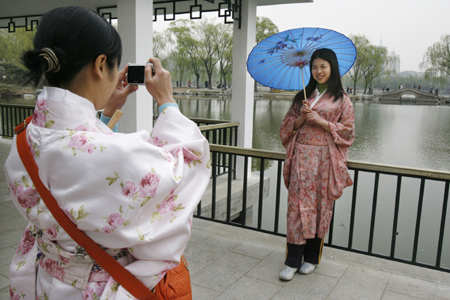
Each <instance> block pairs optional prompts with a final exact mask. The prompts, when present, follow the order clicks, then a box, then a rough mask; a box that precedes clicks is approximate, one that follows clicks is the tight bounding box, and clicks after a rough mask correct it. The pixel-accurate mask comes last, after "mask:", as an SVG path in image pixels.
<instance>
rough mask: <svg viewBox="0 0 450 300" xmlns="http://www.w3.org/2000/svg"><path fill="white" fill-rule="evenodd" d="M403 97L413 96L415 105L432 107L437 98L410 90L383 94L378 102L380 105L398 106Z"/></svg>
mask: <svg viewBox="0 0 450 300" xmlns="http://www.w3.org/2000/svg"><path fill="white" fill-rule="evenodd" d="M403 95H414V97H415V102H416V104H431V105H434V104H435V103H436V101H437V100H438V97H437V96H436V95H435V94H431V93H426V92H422V91H419V90H417V89H412V88H405V89H399V90H395V91H389V92H383V93H382V94H381V95H380V100H381V102H382V103H392V104H400V103H401V101H402V96H403Z"/></svg>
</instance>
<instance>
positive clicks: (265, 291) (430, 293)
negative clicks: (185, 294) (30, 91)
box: [0, 140, 450, 300]
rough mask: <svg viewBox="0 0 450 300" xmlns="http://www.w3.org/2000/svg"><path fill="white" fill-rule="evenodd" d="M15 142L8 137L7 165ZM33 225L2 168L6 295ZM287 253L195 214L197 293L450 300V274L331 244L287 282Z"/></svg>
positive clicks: (280, 244) (271, 239) (258, 236)
mask: <svg viewBox="0 0 450 300" xmlns="http://www.w3.org/2000/svg"><path fill="white" fill-rule="evenodd" d="M9 148H10V141H8V140H0V162H1V164H2V165H3V164H4V161H5V159H6V157H7V155H8V152H9ZM25 226H26V222H25V221H24V220H23V218H22V217H21V216H20V214H19V213H18V212H17V210H16V209H15V207H14V205H13V204H12V203H11V201H9V199H8V193H7V187H6V182H5V177H4V174H3V172H0V257H1V260H0V300H3V299H9V281H8V268H9V263H10V260H11V258H12V256H13V254H14V252H15V249H16V248H17V246H18V243H19V241H20V237H21V234H22V232H23V228H24V227H25ZM284 252H285V239H284V238H280V237H276V236H272V235H268V234H263V233H258V232H254V231H250V230H245V229H242V228H236V227H233V226H227V225H222V224H217V223H214V222H209V221H204V220H199V219H195V220H194V226H193V233H192V237H191V239H190V240H189V243H188V247H187V249H186V252H185V257H186V259H187V261H188V263H189V269H190V273H191V281H192V287H193V298H194V299H195V300H202V299H205V300H211V299H217V300H219V299H220V300H228V299H230V300H231V299H245V300H253V299H258V300H265V299H273V300H275V299H276V300H280V299H283V300H288V299H382V300H391V299H396V300H397V299H398V300H402V299H450V273H445V272H440V271H433V270H429V269H425V268H420V267H415V266H411V265H407V264H401V263H397V262H390V261H386V260H383V259H378V258H373V257H369V256H365V255H360V254H355V253H351V252H346V251H341V250H337V249H332V248H327V247H325V249H324V253H323V257H322V262H321V264H320V265H319V266H318V267H317V269H316V271H315V272H314V273H312V274H310V275H307V276H305V275H299V274H298V275H296V276H295V277H294V279H293V280H292V281H290V282H282V281H280V280H279V279H278V274H279V272H280V271H281V269H282V268H283V260H284Z"/></svg>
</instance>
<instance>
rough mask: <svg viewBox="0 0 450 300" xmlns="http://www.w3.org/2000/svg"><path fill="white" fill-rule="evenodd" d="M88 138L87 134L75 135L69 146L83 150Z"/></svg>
mask: <svg viewBox="0 0 450 300" xmlns="http://www.w3.org/2000/svg"><path fill="white" fill-rule="evenodd" d="M87 141H88V139H87V137H86V136H85V135H74V136H72V137H71V140H70V142H69V145H68V146H69V148H76V149H77V150H83V148H84V146H85V145H86V143H87Z"/></svg>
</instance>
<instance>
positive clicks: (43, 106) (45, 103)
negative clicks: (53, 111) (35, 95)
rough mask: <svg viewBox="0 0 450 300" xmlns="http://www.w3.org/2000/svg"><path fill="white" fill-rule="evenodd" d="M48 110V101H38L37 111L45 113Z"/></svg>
mask: <svg viewBox="0 0 450 300" xmlns="http://www.w3.org/2000/svg"><path fill="white" fill-rule="evenodd" d="M47 108H48V101H47V100H38V101H36V109H37V110H40V111H45V110H47Z"/></svg>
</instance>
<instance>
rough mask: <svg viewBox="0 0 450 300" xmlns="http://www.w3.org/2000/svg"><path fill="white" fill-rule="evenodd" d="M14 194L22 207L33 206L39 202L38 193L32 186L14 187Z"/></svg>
mask: <svg viewBox="0 0 450 300" xmlns="http://www.w3.org/2000/svg"><path fill="white" fill-rule="evenodd" d="M14 194H15V195H16V197H17V201H18V202H19V204H20V206H22V207H23V208H31V207H34V206H36V205H37V204H38V202H39V193H38V191H37V190H36V189H34V188H32V187H28V188H25V187H23V186H21V185H19V186H18V187H17V188H16V189H15V193H14Z"/></svg>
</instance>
